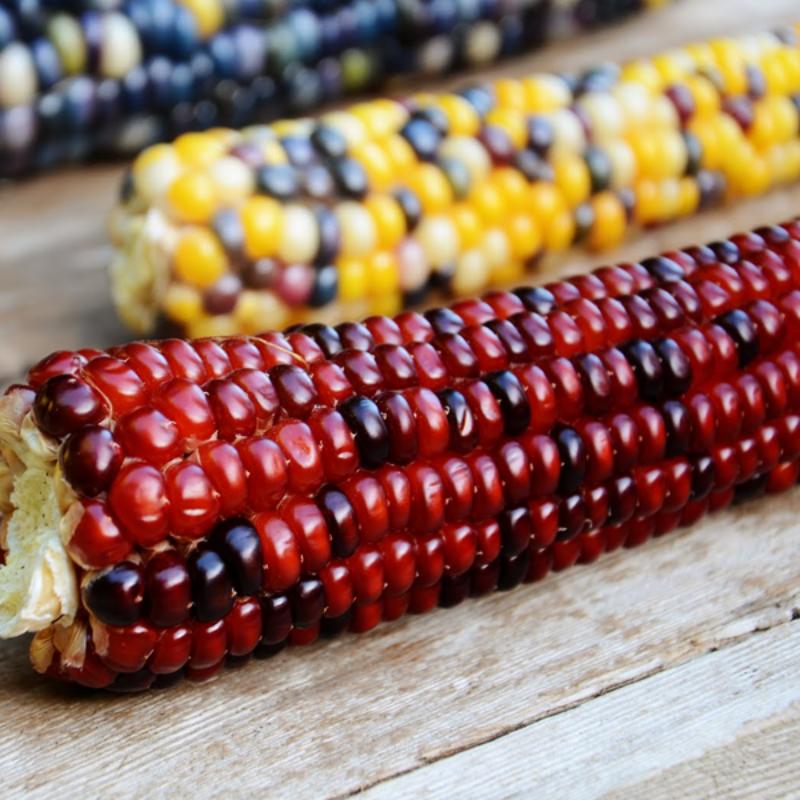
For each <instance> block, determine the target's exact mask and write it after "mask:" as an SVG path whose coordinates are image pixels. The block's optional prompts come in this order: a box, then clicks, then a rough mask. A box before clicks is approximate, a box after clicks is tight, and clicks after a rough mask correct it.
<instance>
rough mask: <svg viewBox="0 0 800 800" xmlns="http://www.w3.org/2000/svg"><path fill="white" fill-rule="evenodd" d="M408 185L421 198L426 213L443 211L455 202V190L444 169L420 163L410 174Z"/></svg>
mask: <svg viewBox="0 0 800 800" xmlns="http://www.w3.org/2000/svg"><path fill="white" fill-rule="evenodd" d="M407 186H408V188H409V189H411V191H412V192H414V193H415V194H416V195H417V197H418V198H419V201H420V203H421V204H422V210H423V211H424V212H425V213H426V214H435V213H436V212H438V211H443V210H444V209H445V208H447V206H449V205H450V204H451V203H452V202H453V190H452V188H451V186H450V183H449V181H448V180H447V178H446V177H445V175H444V173H443V172H442V170H440V169H439V168H438V167H436V166H434V165H433V164H419V165H418V166H417V167H416V169H414V170H413V171H412V172H411V173H410V174H409V176H408V179H407Z"/></svg>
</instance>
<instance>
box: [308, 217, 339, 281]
mask: <svg viewBox="0 0 800 800" xmlns="http://www.w3.org/2000/svg"><path fill="white" fill-rule="evenodd" d="M314 216H315V217H316V218H317V230H318V232H319V247H318V248H317V252H316V255H315V256H314V263H315V264H316V265H317V266H319V267H322V266H325V265H326V264H330V263H331V262H333V261H334V260H335V259H336V257H337V256H338V255H339V250H340V249H341V231H340V230H339V220H338V219H337V218H336V214H334V213H333V211H331V210H330V209H329V208H326V207H325V206H320V207H318V208H316V209H315V210H314Z"/></svg>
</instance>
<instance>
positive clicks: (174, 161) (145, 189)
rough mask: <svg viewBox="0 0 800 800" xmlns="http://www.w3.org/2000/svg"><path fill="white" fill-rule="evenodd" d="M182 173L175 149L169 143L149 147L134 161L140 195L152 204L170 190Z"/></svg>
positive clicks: (134, 175)
mask: <svg viewBox="0 0 800 800" xmlns="http://www.w3.org/2000/svg"><path fill="white" fill-rule="evenodd" d="M180 173H181V165H180V161H179V160H178V157H177V156H176V155H175V151H174V150H173V149H172V147H170V145H168V144H157V145H154V146H153V147H148V148H147V150H145V151H144V152H143V153H142V154H141V155H140V156H139V157H138V158H137V159H136V161H134V162H133V183H134V187H135V190H136V194H137V195H138V197H139V198H140V199H141V200H143V201H144V202H145V203H147V204H150V203H152V202H154V201H155V200H156V199H157V198H159V197H161V196H163V195H164V193H165V192H167V191H168V190H169V187H170V186H171V185H172V183H173V182H174V181H175V180H176V179H177V178H178V176H179V175H180Z"/></svg>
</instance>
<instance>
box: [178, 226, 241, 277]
mask: <svg viewBox="0 0 800 800" xmlns="http://www.w3.org/2000/svg"><path fill="white" fill-rule="evenodd" d="M172 258H173V267H174V269H175V274H176V275H177V276H178V277H179V278H180V279H181V280H182V281H184V282H185V283H188V284H191V285H193V286H198V287H200V288H201V289H205V288H206V287H208V286H211V285H212V284H213V283H215V282H216V281H217V280H219V279H220V278H221V277H222V276H223V275H224V274H225V272H226V271H227V268H228V260H227V258H226V257H225V251H224V250H223V249H222V245H221V244H220V243H219V240H218V239H217V237H216V236H214V234H213V233H211V231H209V230H208V229H206V228H186V229H184V230H183V231H182V233H181V235H180V237H179V239H178V243H177V244H176V246H175V252H174V253H173V256H172Z"/></svg>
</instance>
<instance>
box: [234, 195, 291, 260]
mask: <svg viewBox="0 0 800 800" xmlns="http://www.w3.org/2000/svg"><path fill="white" fill-rule="evenodd" d="M241 216H242V228H243V230H244V246H245V252H246V253H247V255H248V257H249V258H252V259H256V258H265V257H266V256H274V255H275V254H276V253H277V252H278V246H279V244H280V241H281V229H282V227H283V220H282V217H283V210H282V209H281V206H280V204H279V203H278V202H277V201H276V200H273V199H272V198H271V197H262V196H255V197H249V198H248V199H247V200H246V201H245V202H244V204H243V206H242V210H241Z"/></svg>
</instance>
